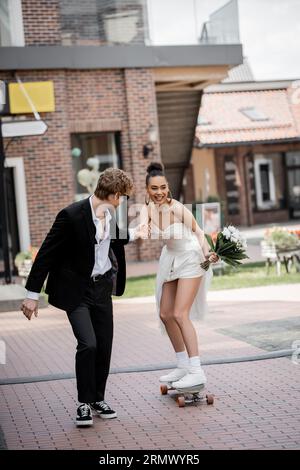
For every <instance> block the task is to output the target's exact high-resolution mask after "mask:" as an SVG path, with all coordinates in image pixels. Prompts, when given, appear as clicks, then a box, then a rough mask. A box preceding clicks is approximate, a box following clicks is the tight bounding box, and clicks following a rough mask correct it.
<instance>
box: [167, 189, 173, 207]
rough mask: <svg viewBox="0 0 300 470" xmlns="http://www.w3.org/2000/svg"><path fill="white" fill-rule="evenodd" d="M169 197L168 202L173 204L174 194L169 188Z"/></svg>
mask: <svg viewBox="0 0 300 470" xmlns="http://www.w3.org/2000/svg"><path fill="white" fill-rule="evenodd" d="M167 199H169V201H168V203H169V204H171V202H172V200H173V195H172V193H171V191H170V190H169V192H168V196H167Z"/></svg>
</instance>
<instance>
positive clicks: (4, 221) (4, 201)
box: [0, 119, 11, 284]
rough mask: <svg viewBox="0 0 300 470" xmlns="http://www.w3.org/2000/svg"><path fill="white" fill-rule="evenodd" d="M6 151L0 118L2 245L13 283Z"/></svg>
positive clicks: (7, 276)
mask: <svg viewBox="0 0 300 470" xmlns="http://www.w3.org/2000/svg"><path fill="white" fill-rule="evenodd" d="M4 162H5V152H4V145H3V137H2V121H1V119H0V220H1V229H2V230H1V232H2V234H1V235H2V247H3V263H4V279H5V282H6V284H11V270H10V260H9V245H8V211H7V194H6V187H5V174H4V171H5V170H4Z"/></svg>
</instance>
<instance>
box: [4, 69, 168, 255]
mask: <svg viewBox="0 0 300 470" xmlns="http://www.w3.org/2000/svg"><path fill="white" fill-rule="evenodd" d="M18 75H19V76H20V78H21V80H22V81H36V80H53V82H54V89H55V101H56V111H55V112H54V113H42V115H41V116H42V118H43V119H45V120H46V122H47V123H48V126H49V129H48V131H47V133H46V134H45V136H42V137H24V138H20V139H19V140H15V141H13V142H11V143H10V145H9V147H8V150H7V157H22V158H23V160H24V165H25V173H26V187H27V200H28V210H29V223H30V233H31V242H32V244H33V245H34V246H39V245H40V243H41V241H42V240H43V238H44V236H45V234H46V233H47V231H48V230H49V228H50V226H51V224H52V222H53V219H54V217H55V215H56V213H57V212H58V211H59V209H61V208H62V207H64V206H66V205H68V204H70V203H72V202H73V199H74V175H73V169H72V158H71V143H70V134H71V132H74V129H75V130H76V132H87V131H91V130H92V131H94V132H97V131H98V132H103V131H114V130H115V131H121V152H122V162H123V169H124V170H125V171H127V172H128V173H129V174H130V175H131V176H132V178H133V180H134V184H135V195H134V197H133V198H132V202H131V203H133V202H135V201H136V202H138V203H142V202H143V201H144V194H145V177H146V167H147V165H148V164H149V160H146V159H144V157H143V155H142V147H143V144H144V143H146V141H147V130H148V128H149V125H150V124H152V125H154V126H157V113H156V99H155V88H154V82H153V75H152V71H151V70H146V69H132V70H87V71H79V70H78V71H59V70H56V71H39V72H37V71H29V72H18ZM3 78H8V79H10V80H12V76H9V75H7V76H6V77H3ZM153 159H155V160H158V161H159V160H160V155H159V145H157V146H156V148H155V151H154V155H153ZM126 250H127V258H128V260H138V259H140V260H147V259H153V258H156V257H157V256H158V254H159V250H160V243H159V242H156V241H153V242H152V241H143V242H140V243H132V244H130V245H129V246H128V247H126Z"/></svg>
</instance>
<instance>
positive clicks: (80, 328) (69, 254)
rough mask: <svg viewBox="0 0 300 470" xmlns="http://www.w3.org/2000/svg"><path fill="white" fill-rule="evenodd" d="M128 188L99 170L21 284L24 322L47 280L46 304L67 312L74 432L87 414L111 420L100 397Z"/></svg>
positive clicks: (121, 275)
mask: <svg viewBox="0 0 300 470" xmlns="http://www.w3.org/2000/svg"><path fill="white" fill-rule="evenodd" d="M132 187H133V184H132V181H131V179H130V178H129V177H128V176H127V175H126V173H124V172H123V171H122V170H119V169H114V168H108V169H107V170H105V171H104V172H103V173H102V174H101V175H100V177H99V181H98V184H97V187H96V189H95V192H94V194H93V195H92V196H91V197H89V198H87V199H84V200H82V201H79V202H75V203H73V204H71V205H70V206H68V207H66V208H65V209H62V210H61V211H60V212H59V213H58V215H57V216H56V219H55V221H54V223H53V226H52V228H51V229H50V231H49V233H48V235H47V236H46V238H45V240H44V242H43V243H42V246H41V248H40V250H39V252H38V254H37V257H36V259H35V261H34V263H33V266H32V269H31V272H30V274H29V277H28V280H27V283H26V289H27V290H28V294H27V298H26V299H25V300H24V301H23V303H22V307H21V310H22V311H23V313H24V315H25V316H26V317H27V318H28V320H30V319H31V317H32V315H33V314H35V316H37V313H38V298H39V292H40V291H41V289H42V286H43V284H44V281H45V279H46V277H47V276H48V280H47V285H46V293H47V294H48V295H49V303H50V304H52V305H54V306H55V307H58V308H60V309H63V310H65V311H66V312H67V315H68V319H69V321H70V323H71V326H72V329H73V332H74V335H75V337H76V339H77V342H78V345H77V353H76V379H77V390H78V401H79V402H80V403H81V404H80V406H79V407H78V409H77V416H76V423H77V426H89V425H91V424H93V417H92V411H93V412H94V413H97V414H98V415H99V416H100V417H101V418H115V417H116V416H117V414H116V412H115V411H114V410H112V409H111V408H110V406H109V405H108V404H107V403H106V402H105V401H104V394H105V386H106V380H107V377H108V373H109V366H110V357H111V348H112V338H113V314H112V299H111V295H112V294H114V295H122V294H123V292H124V289H125V281H126V266H125V254H124V245H125V244H126V243H128V241H129V236H128V231H127V230H126V231H122V230H121V229H120V230H119V228H118V226H117V224H116V220H115V209H116V208H117V207H118V206H119V204H120V202H121V200H122V197H125V198H126V197H127V199H128V197H129V195H130V193H131V191H132Z"/></svg>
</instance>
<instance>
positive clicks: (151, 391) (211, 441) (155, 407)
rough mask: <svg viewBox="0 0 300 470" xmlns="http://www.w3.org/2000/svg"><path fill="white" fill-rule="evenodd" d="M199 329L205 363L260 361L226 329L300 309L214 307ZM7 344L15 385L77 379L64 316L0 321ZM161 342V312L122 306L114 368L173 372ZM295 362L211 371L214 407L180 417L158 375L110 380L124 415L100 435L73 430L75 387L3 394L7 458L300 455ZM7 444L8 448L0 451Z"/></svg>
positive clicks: (45, 385) (56, 385) (2, 370)
mask: <svg viewBox="0 0 300 470" xmlns="http://www.w3.org/2000/svg"><path fill="white" fill-rule="evenodd" d="M210 306H211V313H210V315H208V317H207V318H206V320H205V322H204V323H202V325H201V327H200V329H199V339H200V344H201V349H202V353H203V354H202V356H203V358H204V359H209V358H212V357H214V358H215V357H221V358H222V357H236V356H241V355H249V354H250V355H251V354H257V353H261V352H262V350H261V349H259V348H256V347H254V346H252V345H250V344H247V343H246V342H244V341H240V340H236V339H234V338H231V337H230V336H226V335H224V334H221V333H220V332H219V331H217V330H219V329H220V328H222V327H224V326H226V328H230V325H232V326H234V325H237V324H242V323H247V322H249V321H259V319H262V320H264V321H265V320H272V319H274V320H276V319H282V318H284V317H285V316H286V317H287V316H288V317H293V316H297V315H299V302H296V301H293V302H278V301H277V302H271V301H266V302H263V301H261V300H260V301H258V302H252V303H250V302H222V303H221V302H211V305H210ZM0 321H1V335H0V339H5V341H6V344H7V364H6V365H5V366H4V365H0V380H1V378H7V377H24V376H37V375H43V374H54V373H70V372H73V370H74V358H73V354H74V348H75V342H74V339H73V336H72V333H71V330H70V327H69V324H68V322H67V319H66V317H65V314H64V313H63V312H60V311H58V310H56V309H54V308H48V309H43V310H41V312H40V318H39V319H38V320H34V321H32V322H28V321H25V319H24V318H23V317H22V315H21V313H19V312H10V313H5V314H1V317H0ZM173 360H174V358H173V353H172V350H171V347H170V345H169V343H168V339H167V338H166V337H164V336H162V335H161V334H160V332H159V331H158V325H157V321H156V318H155V313H154V305H153V303H151V302H148V303H141V304H139V303H135V304H133V303H126V302H125V301H123V302H117V303H116V304H115V341H114V349H113V359H112V367H117V368H119V367H129V366H143V365H151V364H152V365H153V364H154V365H155V364H157V365H158V364H161V363H162V362H163V363H172V362H173ZM299 367H300V366H297V365H295V364H293V363H292V362H291V360H290V359H285V358H284V359H272V360H266V361H257V362H247V363H235V364H222V365H210V366H206V372H207V376H208V390H209V391H210V392H212V393H214V394H215V395H216V402H215V405H214V406H207V405H206V404H204V405H202V404H201V405H198V406H189V407H186V408H184V409H181V408H178V407H177V406H176V403H175V401H174V400H172V399H171V397H169V396H161V395H160V393H159V385H158V377H159V375H160V372H159V371H152V372H143V373H122V374H120V373H119V374H112V375H111V376H110V378H109V383H108V389H107V400H108V401H109V402H110V403H111V405H112V406H114V407H116V409H117V411H118V419H116V420H112V421H109V422H106V421H103V420H101V419H100V418H99V419H98V418H95V425H94V427H93V428H92V429H85V430H79V429H76V428H75V426H74V412H75V409H76V387H75V380H73V379H69V380H56V381H47V382H35V383H28V384H15V385H1V386H0V423H1V427H2V431H3V435H4V439H5V442H6V446H7V447H8V448H9V449H32V448H34V449H37V448H40V449H145V450H146V449H225V448H226V449H231V448H232V449H252V448H255V449H263V448H267V449H271V448H278V449H279V448H289V449H293V448H299V447H300V423H299V421H300V419H299V418H300V395H299V389H300V374H299V369H298V368H299ZM2 441H3V438H1V439H0V444H1V442H2Z"/></svg>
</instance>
